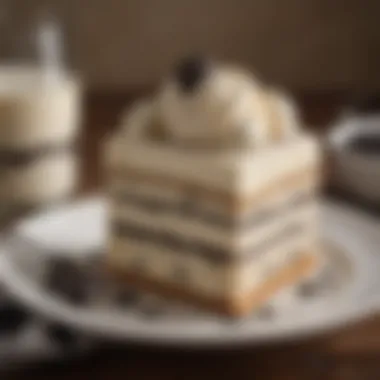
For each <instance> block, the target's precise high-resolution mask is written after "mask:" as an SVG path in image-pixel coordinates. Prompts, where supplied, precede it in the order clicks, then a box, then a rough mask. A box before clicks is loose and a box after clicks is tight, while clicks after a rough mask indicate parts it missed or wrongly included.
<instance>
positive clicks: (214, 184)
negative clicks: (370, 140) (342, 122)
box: [105, 60, 320, 316]
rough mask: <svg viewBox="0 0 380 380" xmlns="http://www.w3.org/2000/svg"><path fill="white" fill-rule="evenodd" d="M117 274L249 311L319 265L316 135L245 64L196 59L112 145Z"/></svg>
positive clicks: (232, 311) (200, 301)
mask: <svg viewBox="0 0 380 380" xmlns="http://www.w3.org/2000/svg"><path fill="white" fill-rule="evenodd" d="M105 161H106V173H107V193H108V201H109V215H110V221H109V223H110V232H109V246H108V263H109V266H110V268H111V270H112V272H113V273H115V274H117V275H119V276H120V277H121V278H123V279H124V280H125V281H126V282H128V283H130V284H134V285H136V286H138V287H141V288H142V289H147V290H149V291H152V292H156V293H158V294H163V295H165V296H167V297H173V299H179V300H183V301H186V302H190V303H192V304H195V305H200V306H203V307H205V308H208V309H211V310H215V311H218V312H221V313H224V314H228V315H233V316H240V315H244V314H246V313H248V312H250V311H251V310H252V309H253V308H257V307H259V306H261V305H262V304H263V303H264V302H266V301H267V300H268V299H269V298H270V297H272V296H273V295H274V294H276V292H277V291H279V290H282V289H283V288H284V287H286V286H289V285H292V284H295V283H296V282H298V281H300V280H301V279H302V278H303V277H304V276H307V275H309V274H311V273H312V271H313V269H314V268H315V267H316V263H317V261H318V254H319V242H318V231H317V203H316V194H317V189H318V182H319V172H320V167H319V166H320V153H319V149H318V145H317V142H316V141H315V140H314V139H313V138H312V137H311V136H309V135H307V134H305V132H303V131H302V130H300V129H299V121H298V118H297V113H296V111H295V108H294V106H293V104H292V103H291V101H290V100H289V99H288V98H287V97H285V96H284V95H281V94H280V93H279V92H277V91H275V90H273V89H269V88H267V87H265V86H264V85H263V84H261V83H259V82H258V81H257V80H255V78H253V77H251V76H250V75H249V74H247V73H246V72H243V71H241V70H238V69H236V68H234V67H228V66H223V65H219V64H216V63H212V62H205V61H203V60H188V61H186V62H184V63H182V64H181V65H179V67H178V69H177V70H176V71H175V72H174V74H173V75H172V76H170V78H168V79H167V80H166V81H165V83H164V86H163V88H162V89H160V91H159V92H158V94H157V95H156V96H155V97H154V98H153V99H151V100H146V101H144V102H141V103H139V104H137V105H136V106H135V107H134V108H133V109H132V111H130V112H129V113H128V115H127V116H126V117H124V118H123V125H122V126H121V128H120V129H119V130H118V132H117V133H116V134H115V135H114V136H113V137H112V138H111V140H110V141H109V142H108V144H107V149H106V160H105Z"/></svg>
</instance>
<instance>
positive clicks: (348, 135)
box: [327, 114, 380, 205]
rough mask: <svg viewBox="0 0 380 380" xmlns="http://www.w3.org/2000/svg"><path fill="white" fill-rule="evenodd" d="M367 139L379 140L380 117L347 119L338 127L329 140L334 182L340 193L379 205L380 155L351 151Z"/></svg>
mask: <svg viewBox="0 0 380 380" xmlns="http://www.w3.org/2000/svg"><path fill="white" fill-rule="evenodd" d="M365 136H376V137H377V138H378V139H380V114H376V115H370V116H366V117H365V116H360V117H359V116H351V115H345V116H344V117H342V118H340V119H339V121H338V122H337V123H336V124H335V126H334V127H333V128H332V130H331V132H330V134H329V136H328V138H327V149H328V153H329V155H330V156H331V163H332V165H333V168H332V171H333V175H332V177H333V178H332V180H333V184H334V185H336V186H337V187H339V188H340V189H341V190H343V191H347V193H350V194H352V195H356V196H358V197H361V198H364V199H366V200H367V201H370V202H374V203H376V204H377V205H380V151H379V152H378V153H377V154H376V153H375V154H374V153H372V154H370V153H368V152H365V151H360V150H353V149H350V144H351V143H352V141H353V140H354V139H356V138H358V137H365Z"/></svg>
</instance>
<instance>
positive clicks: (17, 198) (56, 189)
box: [0, 153, 78, 204]
mask: <svg viewBox="0 0 380 380" xmlns="http://www.w3.org/2000/svg"><path fill="white" fill-rule="evenodd" d="M77 175H78V162H77V158H76V157H75V156H74V155H72V154H70V153H62V154H59V155H56V156H54V157H49V158H42V159H39V160H35V162H33V163H31V164H28V165H26V166H25V167H23V168H17V169H7V170H3V171H1V178H0V201H5V202H14V203H22V204H29V203H30V204H33V203H40V202H49V201H52V200H55V199H58V198H61V197H64V196H66V195H68V194H70V193H71V192H72V191H73V190H74V188H75V186H76V184H77Z"/></svg>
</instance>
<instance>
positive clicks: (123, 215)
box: [110, 202, 317, 255]
mask: <svg viewBox="0 0 380 380" xmlns="http://www.w3.org/2000/svg"><path fill="white" fill-rule="evenodd" d="M110 217H111V220H113V219H114V220H117V221H118V222H121V223H122V222H123V221H124V222H127V224H129V225H134V226H136V227H140V228H142V229H144V230H146V231H158V232H160V231H161V232H163V233H165V232H169V233H171V234H174V235H175V236H178V238H181V239H183V240H184V241H199V242H201V243H205V244H208V245H209V246H211V247H214V248H220V250H223V251H229V252H231V255H243V254H244V253H246V252H247V251H250V250H253V251H254V250H255V248H256V247H259V246H260V243H261V242H265V241H267V240H270V239H271V238H273V237H274V236H276V234H278V233H281V231H283V230H284V229H285V228H286V227H287V226H289V225H296V224H297V225H300V226H301V227H302V226H307V225H312V226H315V224H316V221H317V205H316V204H315V203H314V202H308V203H306V204H304V205H300V206H298V207H284V209H283V210H280V211H279V213H278V215H276V216H275V217H273V218H270V219H269V220H268V221H267V222H266V223H257V225H254V226H253V227H251V228H249V227H247V226H246V227H245V228H237V227H238V226H234V227H233V228H230V229H221V228H217V227H214V226H212V225H210V224H209V223H206V222H202V221H201V220H197V219H192V218H191V219H190V218H186V217H182V216H181V215H176V214H174V215H173V214H170V213H168V214H163V215H162V214H155V213H153V212H151V213H149V212H143V211H141V210H140V209H139V208H138V207H134V206H133V205H128V206H125V205H121V204H120V203H116V204H114V205H113V206H111V212H110ZM252 254H254V253H252Z"/></svg>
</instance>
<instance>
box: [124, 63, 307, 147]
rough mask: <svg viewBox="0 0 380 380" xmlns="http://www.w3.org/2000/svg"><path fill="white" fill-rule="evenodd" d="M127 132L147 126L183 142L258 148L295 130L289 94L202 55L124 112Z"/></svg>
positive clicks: (142, 130)
mask: <svg viewBox="0 0 380 380" xmlns="http://www.w3.org/2000/svg"><path fill="white" fill-rule="evenodd" d="M122 124H123V125H124V126H125V128H126V130H127V131H128V135H129V136H131V137H133V136H134V137H136V136H139V135H141V134H143V133H145V132H146V131H147V130H150V131H151V132H153V134H154V135H159V136H165V138H166V139H168V140H169V141H171V142H173V143H175V144H179V145H184V146H194V147H196V146H202V147H204V146H206V147H213V146H217V147H224V146H225V147H228V146H240V147H244V146H245V147H263V146H267V145H268V144H270V143H271V142H274V141H279V140H283V139H286V138H289V137H291V136H292V135H294V134H296V133H297V131H298V129H299V126H300V121H299V117H298V113H297V109H296V107H295V105H294V103H293V101H292V100H291V99H290V97H289V96H287V95H285V94H284V93H281V92H279V91H278V90H277V89H273V88H269V87H267V86H265V85H264V84H262V83H261V82H260V81H259V80H258V79H257V78H255V77H254V76H253V75H252V74H250V73H249V72H248V71H245V70H243V69H241V68H238V67H235V66H229V65H223V64H219V63H215V62H211V61H207V60H203V59H190V60H185V61H183V62H182V63H180V64H179V65H178V67H177V68H176V70H174V71H173V73H172V74H171V75H170V76H169V77H168V78H167V79H166V80H165V81H164V83H163V85H162V87H161V88H160V89H159V91H158V93H157V94H156V95H155V96H154V97H153V98H152V99H149V100H144V101H142V102H140V103H137V104H136V105H135V106H134V107H133V108H132V110H128V114H126V115H125V116H124V117H123V120H122Z"/></svg>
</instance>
